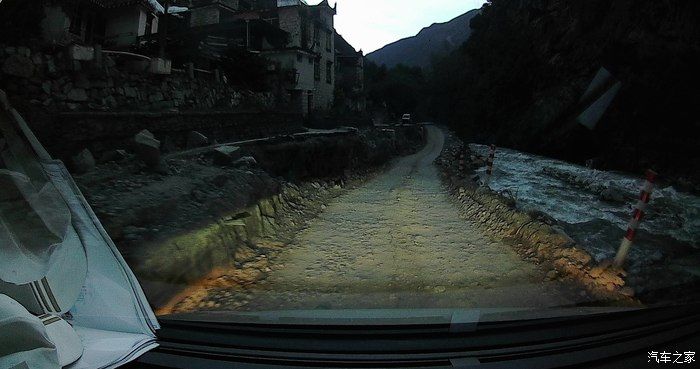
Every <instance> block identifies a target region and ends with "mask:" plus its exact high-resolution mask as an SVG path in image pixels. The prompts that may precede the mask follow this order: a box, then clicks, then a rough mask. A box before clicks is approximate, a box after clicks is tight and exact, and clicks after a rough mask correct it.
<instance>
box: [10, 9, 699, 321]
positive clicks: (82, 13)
mask: <svg viewBox="0 0 700 369" xmlns="http://www.w3.org/2000/svg"><path fill="white" fill-rule="evenodd" d="M30 3H31V6H29V5H30ZM698 10H699V9H698V4H697V3H696V2H688V1H685V2H663V1H649V2H629V1H614V2H610V1H603V0H591V1H586V2H561V1H525V2H522V1H520V2H514V1H506V0H492V1H479V0H471V1H464V0H440V1H430V2H425V1H424V2H421V1H394V0H386V1H383V0H381V1H380V0H375V1H356V0H352V1H350V0H338V1H337V4H336V3H335V2H329V1H325V0H324V1H318V0H309V1H301V0H293V1H291V0H290V1H274V0H272V1H264V0H257V1H256V0H239V1H208V0H201V1H199V0H197V1H195V0H169V1H168V0H158V1H156V0H149V1H115V2H110V1H88V0H72V1H63V0H55V1H40V0H31V1H30V0H2V1H1V2H0V68H1V72H0V89H1V90H2V100H3V103H2V105H3V108H2V111H1V112H2V114H3V122H4V123H3V124H4V125H6V127H5V129H4V130H2V131H0V132H2V133H1V136H0V154H2V155H0V186H2V190H1V191H2V193H1V194H0V221H1V223H0V242H1V243H2V245H1V246H0V250H1V251H0V252H2V253H3V258H2V260H0V282H1V283H0V293H1V294H5V295H8V296H9V297H11V298H13V299H15V300H17V301H19V302H20V303H22V301H24V300H22V298H19V297H17V296H16V295H13V293H15V292H13V291H15V290H14V289H13V288H14V287H15V286H17V285H22V283H30V281H34V282H31V283H33V284H32V285H33V286H34V287H33V288H34V290H31V289H30V290H26V291H29V292H26V291H25V292H26V293H28V294H30V295H31V292H32V291H35V292H36V289H37V288H39V290H38V291H39V292H41V291H43V290H44V288H43V287H42V284H41V283H39V284H35V283H36V281H41V280H42V278H44V277H45V276H46V275H47V273H49V272H48V271H50V270H53V269H52V267H51V265H53V264H52V263H54V262H55V260H56V258H57V256H55V255H57V253H58V252H59V251H60V250H63V249H65V248H66V247H68V246H66V245H67V244H68V242H69V241H70V242H72V243H73V244H79V243H82V245H83V247H84V248H85V250H84V251H85V252H82V251H81V252H80V255H81V256H80V258H82V259H81V261H76V263H78V264H80V271H81V272H80V273H82V274H81V275H82V277H81V278H82V279H81V280H80V281H79V282H75V284H76V285H77V286H78V287H79V288H78V287H76V288H77V289H75V290H71V291H70V292H66V294H67V295H66V296H68V297H66V298H65V301H66V302H65V304H67V305H68V306H67V308H66V309H63V307H64V306H61V309H52V311H50V312H51V313H60V314H63V315H65V314H69V315H70V314H71V313H76V312H75V310H72V311H71V309H70V306H72V305H71V304H73V303H74V302H75V300H77V299H81V298H83V299H89V298H90V296H95V295H94V294H93V292H94V291H102V292H103V293H105V294H109V293H110V291H112V290H111V288H114V287H113V286H112V285H111V284H109V283H102V284H100V285H95V286H90V285H88V284H86V283H87V282H83V281H84V280H85V273H88V278H87V280H88V281H90V280H91V279H90V277H89V273H90V269H91V268H93V267H91V266H90V265H93V264H90V263H91V257H93V256H91V254H90V251H89V245H88V243H89V242H91V241H90V240H91V239H90V238H86V236H85V235H84V234H83V233H81V232H85V229H86V228H84V227H83V226H82V224H81V223H80V222H81V220H80V219H91V221H90V222H91V224H92V223H94V224H95V226H94V229H95V230H94V231H93V228H90V231H89V232H93V234H97V233H96V232H98V231H100V232H101V230H104V233H99V235H100V237H98V238H99V239H100V242H101V243H100V244H101V245H111V243H112V242H113V244H114V246H115V250H118V252H116V251H115V252H114V253H109V257H110V258H114V259H115V260H118V261H119V262H120V263H121V260H122V258H123V261H125V264H124V268H125V269H124V270H126V271H125V272H124V275H125V276H130V275H131V274H130V273H131V272H133V275H135V277H136V278H135V279H134V280H133V281H131V282H129V281H130V279H128V278H127V279H124V280H122V281H121V282H119V283H121V284H120V285H119V291H127V290H128V291H131V288H133V291H134V292H133V293H132V292H129V293H130V294H129V296H132V295H133V297H129V298H130V299H132V298H133V299H134V301H139V299H140V296H141V292H140V291H141V290H142V291H143V295H144V296H145V298H146V300H145V301H144V302H143V303H136V302H134V304H133V305H134V306H137V307H138V309H136V310H139V309H141V308H143V309H144V311H145V312H143V313H142V312H139V314H141V315H139V316H143V317H146V318H145V319H147V317H148V316H149V314H148V307H149V306H150V308H151V309H152V310H153V311H154V312H155V314H156V315H157V316H158V317H160V318H167V319H200V320H201V319H203V320H215V321H221V320H224V321H229V322H237V321H250V319H251V317H264V316H267V317H270V316H281V315H284V316H286V317H288V320H289V322H290V323H294V322H300V321H307V320H308V319H309V318H310V317H319V319H322V320H323V321H324V322H330V321H333V320H334V319H336V320H339V321H340V320H343V319H346V320H348V321H350V322H353V321H354V322H358V321H362V319H359V318H358V317H372V316H375V317H377V318H378V319H381V318H383V317H386V315H384V314H386V312H387V311H390V310H394V311H400V312H401V315H402V316H405V317H406V318H407V319H409V320H410V319H411V318H414V319H417V320H418V321H420V319H423V318H424V317H425V316H426V314H427V313H426V312H430V311H435V312H439V313H436V314H438V315H443V314H448V313H447V312H450V311H461V312H462V313H463V314H467V315H466V316H470V315H469V314H472V313H474V314H476V315H475V317H474V318H473V319H476V320H475V321H478V320H479V317H478V316H479V314H484V313H485V312H494V313H499V314H500V315H498V316H499V319H506V317H507V316H508V314H505V313H506V312H508V313H512V314H515V313H516V312H519V311H529V312H531V313H532V312H533V311H536V312H537V316H539V317H547V316H555V315H556V316H562V315H564V316H566V315H567V314H571V315H573V314H579V313H581V312H582V311H608V310H613V309H614V310H619V309H623V310H624V309H645V308H649V307H654V306H663V305H678V304H681V305H682V304H689V303H693V302H699V301H698V293H699V292H700V291H699V290H698V288H697V286H698V283H699V282H700V269H699V267H700V138H699V137H700V136H699V134H700V121H698V117H699V116H700V111H699V109H700V108H699V106H700V105H698V103H697V101H698V100H699V99H700V95H699V93H698V91H699V90H698V88H697V86H698V83H700V74H699V73H700V72H699V71H698V68H697V63H698V61H699V59H698V57H699V56H700V49H699V48H698V42H697V41H698V39H699V37H700V29H699V28H698V27H697V19H696V18H695V17H694V15H697V14H698ZM13 122H14V123H13ZM16 122H24V123H23V124H25V125H26V127H24V128H22V127H23V126H21V125H15V124H17V123H16ZM8 127H14V131H13V130H12V129H11V128H8ZM18 127H19V128H18ZM12 132H15V133H12ZM17 132H19V133H17ZM30 133H31V134H30ZM31 137H34V139H31ZM33 140H35V141H36V142H34V141H33ZM21 145H28V146H27V147H30V146H31V147H33V148H34V150H33V151H31V150H30V151H31V152H29V151H27V152H26V153H23V152H24V151H22V150H20V149H19V147H20V146H21ZM37 147H41V148H43V149H44V150H45V155H43V156H42V155H39V156H38V158H35V159H36V160H37V162H41V163H43V164H41V165H38V164H36V163H34V164H32V165H25V164H26V163H24V160H25V159H23V158H28V157H34V156H35V154H36V153H37V152H38V151H37ZM18 150H19V151H18ZM35 151H37V152H35ZM39 151H41V150H39ZM39 153H40V152H39ZM24 155H26V156H24ZM32 160H34V159H32ZM56 160H60V162H62V163H63V164H65V166H66V167H67V170H68V172H66V173H65V175H63V174H61V176H62V177H61V180H62V181H69V180H68V178H72V179H71V180H70V181H74V182H75V186H74V188H73V187H71V189H70V190H69V189H68V187H65V188H63V187H60V186H59V185H58V184H56V182H55V181H56V177H55V176H53V177H52V175H51V173H50V172H51V171H52V170H54V171H57V170H59V169H60V165H59V164H57V162H56ZM48 162H51V163H53V164H52V165H54V166H49V165H47V163H48ZM23 163H24V164H23ZM52 168H53V169H52ZM56 168H59V169H56ZM37 173H44V174H46V173H49V175H48V177H47V178H49V179H50V180H51V181H53V182H51V183H53V184H51V183H48V184H46V185H45V187H42V186H44V182H45V181H46V179H45V178H44V179H41V180H40V181H38V182H37V180H36V179H34V178H43V177H42V175H44V174H37ZM54 174H55V173H54ZM42 181H44V182H42ZM54 185H55V186H58V187H59V189H61V194H59V193H58V192H57V190H56V188H55V187H54ZM6 188H7V189H8V190H5V189H6ZM65 191H68V192H70V193H71V194H73V195H75V198H76V199H82V198H83V197H84V199H85V201H86V204H87V205H88V207H89V208H90V211H88V212H87V213H88V215H89V213H90V212H94V218H93V217H89V218H85V217H83V218H80V217H77V215H76V214H75V213H74V209H75V206H76V203H75V202H70V201H69V200H67V199H68V198H69V197H67V196H68V195H66V193H67V192H65ZM73 195H71V196H73ZM71 198H72V197H71ZM64 202H66V203H64ZM69 208H70V209H69ZM66 229H68V230H66ZM76 232H77V233H76ZM61 245H63V246H61ZM104 247H107V246H104ZM83 254H85V255H83ZM4 255H12V256H11V258H10V257H7V258H5V257H4ZM52 255H54V256H52ZM71 255H72V254H71ZM66 257H68V256H66ZM71 257H72V256H71ZM76 258H77V256H76ZM85 258H87V261H85V260H83V259H85ZM18 263H19V264H18ZM86 263H87V264H86ZM85 265H87V267H86V266H85ZM20 266H22V267H20ZM76 268H78V267H76ZM86 269H87V271H85V270H86ZM75 274H79V273H75ZM61 278H63V277H61ZM70 278H72V277H68V276H66V277H65V278H64V279H61V281H63V282H61V285H63V286H68V285H69V284H68V282H66V281H68V280H69V279H70ZM125 278H126V277H125ZM49 283H54V282H51V280H50V278H49ZM56 283H58V282H56ZM71 283H73V282H71ZM65 289H66V291H68V289H69V287H65ZM81 291H82V292H81ZM46 292H47V294H48V292H51V291H50V290H47V291H46ZM53 292H54V294H60V293H61V292H60V291H59V292H57V291H53ZM91 294H93V295H91ZM42 296H43V295H42ZM42 296H39V295H36V296H35V297H36V298H37V299H36V300H32V301H35V302H34V304H35V305H36V306H35V310H32V308H29V307H27V309H29V310H30V312H32V313H33V314H35V315H38V314H40V313H42V312H44V310H46V309H47V308H49V309H51V301H50V299H49V300H47V301H45V303H44V304H42V303H41V297H42ZM47 296H48V295H47ZM47 298H48V297H47ZM62 298H63V297H60V296H59V297H57V299H58V300H60V301H58V302H59V304H64V303H63V302H62V301H64V300H61V299H62ZM129 301H131V300H129ZM37 304H38V305H37ZM129 306H131V305H129ZM583 307H585V308H586V309H582V308H583ZM589 308H590V309H589ZM53 310H55V311H53ZM136 310H134V311H136ZM35 311H37V312H39V313H34V312H35ZM139 311H140V310H139ZM548 311H549V312H551V313H547V312H548ZM470 312H471V313H470ZM276 314H277V315H276ZM373 314H374V315H373ZM428 315H429V314H428ZM513 316H516V315H513ZM353 317H354V318H353ZM357 319H359V320H357ZM470 319H471V318H470ZM151 326H152V327H153V324H151ZM139 329H140V330H139V331H138V332H140V333H143V332H147V331H148V329H145V328H144V329H145V330H144V329H141V328H139Z"/></svg>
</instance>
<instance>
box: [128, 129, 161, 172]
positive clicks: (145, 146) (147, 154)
mask: <svg viewBox="0 0 700 369" xmlns="http://www.w3.org/2000/svg"><path fill="white" fill-rule="evenodd" d="M134 142H135V143H136V146H135V149H136V154H137V155H138V157H139V158H140V159H141V160H143V161H144V162H145V163H146V165H148V166H149V167H151V168H156V167H158V166H159V165H160V141H158V140H156V139H155V138H154V137H153V134H152V133H151V132H149V131H148V130H143V131H141V132H139V133H138V134H136V136H134Z"/></svg>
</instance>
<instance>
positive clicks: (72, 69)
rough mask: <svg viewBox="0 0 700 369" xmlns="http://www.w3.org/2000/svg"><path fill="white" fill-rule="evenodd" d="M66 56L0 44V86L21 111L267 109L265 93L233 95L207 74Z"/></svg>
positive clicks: (136, 62) (129, 59)
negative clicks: (160, 70) (164, 72)
mask: <svg viewBox="0 0 700 369" xmlns="http://www.w3.org/2000/svg"><path fill="white" fill-rule="evenodd" d="M68 54H69V53H68V52H67V51H66V50H64V49H58V50H46V51H45V50H39V49H36V48H35V49H30V48H29V47H25V46H18V47H16V46H7V45H0V67H1V68H0V77H1V78H0V88H2V89H4V90H5V91H6V92H7V93H8V95H9V96H10V98H11V101H12V102H13V105H14V106H15V107H17V108H18V110H20V111H21V112H23V113H26V112H28V111H32V110H39V109H40V110H44V111H47V112H51V113H55V112H65V111H121V110H128V111H164V110H169V109H180V110H203V109H212V108H220V109H237V108H241V107H246V108H261V109H267V108H272V107H273V100H274V99H273V96H272V95H271V94H269V93H252V92H247V91H239V90H236V89H235V88H234V87H232V86H230V85H228V84H225V83H221V82H219V81H215V80H214V79H213V78H212V77H211V76H197V78H189V76H188V75H187V74H186V73H176V72H173V74H169V75H154V74H150V73H148V62H145V63H144V61H143V60H140V59H135V58H133V57H126V56H109V55H105V56H104V58H103V60H102V62H99V63H98V62H97V61H95V60H91V61H85V60H73V59H71V58H70V57H69V55H68Z"/></svg>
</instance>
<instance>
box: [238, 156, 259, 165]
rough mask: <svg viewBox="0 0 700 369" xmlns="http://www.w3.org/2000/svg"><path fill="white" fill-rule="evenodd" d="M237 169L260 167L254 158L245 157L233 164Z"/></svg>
mask: <svg viewBox="0 0 700 369" xmlns="http://www.w3.org/2000/svg"><path fill="white" fill-rule="evenodd" d="M233 165H234V166H235V167H254V166H256V165H258V161H257V160H255V158H254V157H252V156H244V157H242V158H240V159H238V160H236V161H235V162H233Z"/></svg>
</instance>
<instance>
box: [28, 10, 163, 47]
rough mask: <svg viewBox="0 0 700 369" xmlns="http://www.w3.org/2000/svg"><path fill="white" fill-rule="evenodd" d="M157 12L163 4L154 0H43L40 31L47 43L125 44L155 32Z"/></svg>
mask: <svg viewBox="0 0 700 369" xmlns="http://www.w3.org/2000/svg"><path fill="white" fill-rule="evenodd" d="M159 13H163V7H162V6H161V5H160V4H159V3H158V2H157V1H156V0H55V1H49V0H46V1H44V18H43V19H42V21H41V28H42V30H41V33H42V36H43V39H44V41H45V42H47V43H48V44H51V45H67V44H71V43H83V44H104V46H105V47H114V48H128V47H130V46H132V45H134V44H136V43H137V41H138V40H139V38H140V37H142V36H147V35H149V34H151V33H157V31H158V14H159Z"/></svg>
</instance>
